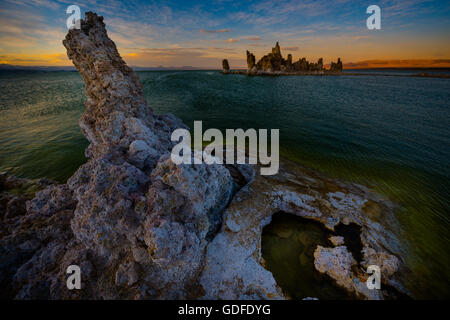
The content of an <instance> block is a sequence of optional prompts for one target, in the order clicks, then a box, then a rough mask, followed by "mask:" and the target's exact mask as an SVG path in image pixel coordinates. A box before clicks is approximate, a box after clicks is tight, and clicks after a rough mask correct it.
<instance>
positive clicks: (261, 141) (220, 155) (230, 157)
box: [171, 121, 280, 175]
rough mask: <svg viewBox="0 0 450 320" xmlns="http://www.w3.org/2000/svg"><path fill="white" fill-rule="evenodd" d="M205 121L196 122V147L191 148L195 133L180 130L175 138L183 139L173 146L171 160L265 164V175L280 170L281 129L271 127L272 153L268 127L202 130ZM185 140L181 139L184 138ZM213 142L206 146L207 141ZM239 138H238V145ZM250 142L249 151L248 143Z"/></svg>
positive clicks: (174, 135) (172, 137)
mask: <svg viewBox="0 0 450 320" xmlns="http://www.w3.org/2000/svg"><path fill="white" fill-rule="evenodd" d="M202 131H203V130H202V122H201V121H194V143H193V145H194V150H193V152H192V149H191V145H192V144H191V142H192V141H191V140H192V139H191V133H190V132H189V130H186V129H176V130H175V131H174V132H173V133H172V136H171V140H172V141H174V142H179V143H178V144H177V145H175V146H174V147H173V149H172V153H171V159H172V161H173V162H174V163H175V164H182V163H183V164H192V163H194V164H201V163H206V164H223V163H224V155H225V163H226V164H235V163H237V164H245V163H246V159H248V163H249V164H258V163H259V164H261V165H263V166H265V167H263V166H262V167H261V175H274V174H277V173H278V169H279V149H280V146H279V130H278V129H271V130H270V133H271V139H270V140H271V143H270V155H269V148H268V137H267V134H268V132H267V129H259V130H258V132H257V131H256V130H255V129H248V130H246V131H244V130H243V129H226V130H225V141H226V145H224V143H223V142H224V141H223V134H222V132H221V131H220V130H219V129H208V130H206V131H205V132H204V133H202ZM180 139H181V141H180ZM204 141H205V142H209V141H211V143H209V144H208V145H207V146H206V147H205V148H204V149H203V142H204ZM235 141H237V143H236V145H235ZM247 145H248V151H247V150H246V146H247ZM246 151H247V152H246Z"/></svg>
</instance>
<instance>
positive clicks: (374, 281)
mask: <svg viewBox="0 0 450 320" xmlns="http://www.w3.org/2000/svg"><path fill="white" fill-rule="evenodd" d="M367 273H369V274H371V276H369V278H367V281H366V285H367V289H369V290H373V289H378V290H379V289H381V271H380V267H379V266H376V265H370V266H368V267H367Z"/></svg>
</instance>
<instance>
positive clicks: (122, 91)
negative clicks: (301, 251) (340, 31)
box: [0, 12, 404, 299]
mask: <svg viewBox="0 0 450 320" xmlns="http://www.w3.org/2000/svg"><path fill="white" fill-rule="evenodd" d="M63 43H64V46H65V47H66V48H67V54H68V56H69V58H70V59H71V60H72V62H73V63H74V65H75V67H76V68H77V70H78V71H79V72H80V74H81V75H82V77H83V80H84V82H85V93H86V102H85V105H86V110H85V112H84V114H83V115H82V117H81V119H80V127H81V129H82V132H83V134H84V135H85V136H86V138H87V139H88V140H89V146H88V148H87V150H86V157H87V158H88V161H87V163H85V164H84V165H82V166H81V167H80V168H79V169H78V170H77V172H75V174H74V175H73V176H72V177H71V178H70V179H69V180H68V181H67V183H66V184H61V185H56V184H50V185H48V186H47V187H45V186H43V187H42V188H41V189H43V190H41V191H39V192H38V193H36V195H34V193H33V195H32V196H30V197H29V198H27V199H25V200H28V199H29V200H28V202H26V207H25V209H24V207H23V205H21V203H20V201H19V200H18V199H14V198H5V196H4V193H2V198H1V202H0V204H1V206H2V208H5V206H6V211H5V212H6V214H5V213H2V218H3V219H6V223H5V226H2V228H1V232H2V233H1V238H0V261H2V265H1V271H2V272H1V277H2V278H1V283H2V284H4V285H5V288H6V289H5V290H4V293H3V295H5V296H6V297H16V298H19V299H32V298H45V299H48V298H50V299H80V298H83V299H88V298H89V299H118V298H121V299H146V298H152V299H186V298H189V299H193V298H203V299H283V298H285V295H284V294H283V291H282V289H281V288H280V287H279V286H278V284H277V282H276V279H274V277H273V275H272V273H271V272H269V271H268V270H266V269H265V268H264V266H263V265H264V263H263V260H262V257H261V233H262V228H263V227H264V226H265V225H267V224H268V223H270V219H271V216H272V214H274V213H276V212H279V211H283V212H289V213H292V214H296V215H299V216H302V217H305V218H308V219H314V220H316V221H319V222H320V223H322V224H323V225H324V226H326V227H327V228H329V229H330V230H333V229H334V227H335V226H337V225H338V224H341V223H342V224H349V223H354V224H357V225H358V226H360V227H361V234H360V237H361V242H362V244H363V245H364V250H363V252H362V253H361V254H362V256H363V261H362V262H361V264H362V265H366V264H369V263H371V264H372V263H375V264H376V263H380V264H381V265H382V267H381V268H382V272H383V274H384V277H383V281H384V282H386V283H390V284H391V285H393V286H396V287H397V288H398V290H403V288H402V287H401V285H400V282H398V281H397V275H398V271H397V270H401V269H402V268H403V267H404V263H403V261H402V260H401V254H402V247H401V246H400V244H399V241H398V239H397V237H396V234H397V233H396V232H395V231H396V230H393V229H392V228H394V227H395V226H396V224H395V220H394V219H393V215H392V206H391V204H390V203H389V202H388V201H387V200H383V199H380V198H378V197H377V196H376V195H374V194H372V193H370V192H369V191H367V190H365V189H364V188H362V187H357V186H349V185H343V184H340V183H339V182H336V181H332V180H329V179H326V178H324V177H320V176H318V175H316V174H313V173H312V172H309V171H307V170H305V169H303V168H301V167H299V166H295V165H293V164H291V163H289V162H283V163H282V166H281V169H280V172H279V174H277V175H275V176H261V175H258V174H257V172H258V170H255V169H254V168H253V167H252V166H250V165H238V166H232V165H228V166H224V165H206V164H201V165H195V164H194V165H175V164H174V163H173V162H172V161H171V159H170V156H169V155H170V151H171V148H172V146H173V144H174V143H173V142H172V141H171V140H170V135H171V133H172V132H173V131H174V130H175V129H177V128H186V126H185V125H184V124H183V123H182V122H181V120H179V119H177V118H176V117H174V116H173V115H156V114H155V113H153V111H152V109H151V108H150V107H149V106H148V105H147V103H146V101H145V99H144V95H143V92H142V85H141V84H140V82H139V79H138V77H137V75H136V74H135V73H134V71H133V70H132V69H131V68H129V67H128V66H127V65H126V64H125V62H124V61H123V60H122V58H121V57H120V55H119V53H118V51H117V48H116V46H115V44H114V43H113V42H112V41H111V40H110V39H109V37H108V35H107V32H106V29H105V25H104V23H103V18H102V17H99V16H97V15H96V14H95V13H92V12H87V13H86V18H85V20H82V21H81V29H80V30H76V29H72V30H70V31H69V33H68V34H67V36H66V39H65V40H64V42H63ZM250 60H252V59H250ZM264 61H265V60H264ZM282 61H283V59H282V57H281V51H280V47H279V45H278V44H277V45H276V46H275V48H274V49H273V50H272V53H271V57H270V59H268V60H267V63H270V65H271V66H272V67H273V66H277V67H278V66H279V63H280V62H282ZM250 62H252V61H250ZM264 63H265V62H264ZM293 65H294V64H293ZM0 178H1V179H0V182H1V183H2V185H3V184H4V181H5V179H6V178H5V177H4V176H1V177H0ZM331 185H332V186H333V187H330V186H331ZM239 188H240V189H239ZM238 189H239V190H238ZM368 200H370V201H373V202H376V203H378V204H380V206H381V207H382V210H384V211H383V215H384V218H385V219H384V221H385V223H386V224H381V223H378V222H375V221H372V220H371V219H370V217H368V216H367V215H366V214H365V211H364V205H365V203H366V202H367V201H368ZM8 208H12V209H8ZM8 210H9V211H8ZM338 248H340V247H338ZM344 248H345V247H344ZM335 249H336V248H334V249H331V250H335ZM323 250H325V249H323ZM323 250H322V251H323ZM336 250H337V249H336ZM341 251H342V252H339V253H336V254H335V255H334V256H336V257H337V259H343V258H344V257H345V261H344V262H345V263H342V264H336V265H334V266H333V265H332V264H331V265H330V264H327V265H328V266H329V267H327V268H325V267H320V270H323V271H322V272H324V273H326V274H329V275H331V276H332V278H333V279H335V278H334V277H333V275H341V274H342V273H344V274H345V275H346V276H347V275H349V277H350V278H351V273H350V274H349V273H348V267H349V264H350V265H352V264H353V260H352V259H350V255H351V253H349V252H348V251H347V252H345V251H344V250H343V249H341ZM324 252H325V251H324ZM394 254H395V255H396V256H394ZM318 257H319V256H318ZM320 257H321V255H320ZM325 258H326V256H325ZM325 258H323V259H322V258H321V259H319V258H318V262H317V263H318V265H319V266H322V265H324V264H323V263H322V261H324V263H325V262H326V261H327V260H326V259H325ZM73 264H75V265H78V266H80V268H81V272H82V275H81V276H82V278H81V283H82V289H81V290H68V289H67V287H66V280H67V274H66V270H67V267H68V266H69V265H73ZM333 268H336V270H333ZM341 278H342V281H337V284H338V285H341V286H343V287H345V288H347V289H348V290H351V289H350V287H348V286H347V283H348V279H347V278H346V277H340V278H338V279H339V280H341ZM335 280H336V279H335ZM391 281H392V282H391ZM370 298H372V297H370ZM374 298H382V295H380V296H376V297H374Z"/></svg>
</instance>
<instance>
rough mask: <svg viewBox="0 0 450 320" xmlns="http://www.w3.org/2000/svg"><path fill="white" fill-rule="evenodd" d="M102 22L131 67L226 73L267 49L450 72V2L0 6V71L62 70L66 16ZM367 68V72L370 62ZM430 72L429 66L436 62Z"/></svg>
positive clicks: (218, 0) (7, 0) (52, 0)
mask: <svg viewBox="0 0 450 320" xmlns="http://www.w3.org/2000/svg"><path fill="white" fill-rule="evenodd" d="M71 4H76V5H78V6H80V8H81V14H82V17H84V12H86V11H95V12H97V13H98V14H99V15H102V16H104V18H105V23H106V26H107V30H108V33H109V36H110V37H111V39H112V40H114V41H115V42H116V44H117V47H118V49H119V52H120V53H121V55H122V56H123V58H124V59H125V60H126V62H127V63H128V64H130V65H131V66H142V67H156V66H160V65H161V66H165V67H181V66H195V67H204V68H219V67H220V65H221V60H222V59H223V58H228V60H229V62H230V65H231V67H232V68H238V67H243V66H245V51H246V50H247V49H248V50H250V51H252V52H254V53H255V55H256V58H257V59H259V58H260V57H261V56H262V55H263V54H265V53H267V52H268V51H270V48H271V47H272V46H273V45H274V43H275V42H276V41H279V42H280V45H281V49H282V53H283V54H284V55H287V53H292V54H293V57H294V60H297V59H298V58H300V57H306V58H307V59H308V60H316V59H318V58H319V57H323V58H324V62H325V63H329V62H330V60H336V58H337V57H341V59H342V60H343V61H344V63H349V62H353V63H354V62H360V61H367V60H389V61H390V62H388V64H389V65H393V66H395V65H397V64H398V63H400V62H398V60H416V62H412V63H413V64H414V63H416V64H418V65H419V66H420V65H429V64H430V63H431V62H430V60H440V62H439V61H437V62H439V63H437V64H436V66H437V65H440V66H445V65H446V64H447V66H450V1H447V0H440V1H438V0H428V1H427V0H425V1H418V0H404V1H402V0H399V1H351V0H337V1H329V0H318V1H310V0H292V1H283V0H278V1H229V0H209V1H190V0H177V1H136V0H125V1H117V0H112V1H96V0H87V1H79V2H73V1H70V0H69V1H66V0H63V1H56V0H31V1H25V0H0V63H2V64H3V63H6V64H12V65H38V66H64V65H71V62H70V61H69V60H68V59H67V56H66V53H65V49H64V47H63V46H62V43H61V41H62V40H63V39H64V36H65V34H66V33H67V28H66V19H67V17H68V15H67V14H66V8H67V7H68V6H69V5H71ZM371 4H377V5H379V6H380V7H381V28H382V29H381V30H368V29H367V28H366V19H367V18H368V16H369V15H368V14H367V13H366V8H367V7H368V6H369V5H371ZM371 63H376V62H373V61H372V62H371ZM435 63H436V61H435Z"/></svg>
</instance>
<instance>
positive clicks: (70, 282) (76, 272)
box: [66, 264, 81, 290]
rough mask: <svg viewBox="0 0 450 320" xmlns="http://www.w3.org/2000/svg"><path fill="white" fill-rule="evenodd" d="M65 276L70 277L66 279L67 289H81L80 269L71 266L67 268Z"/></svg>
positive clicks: (73, 265)
mask: <svg viewBox="0 0 450 320" xmlns="http://www.w3.org/2000/svg"><path fill="white" fill-rule="evenodd" d="M66 273H67V274H70V276H69V277H68V278H67V282H66V285H67V289H69V290H73V289H78V290H80V289H81V270H80V267H79V266H77V265H75V264H72V265H70V266H68V267H67V270H66Z"/></svg>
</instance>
